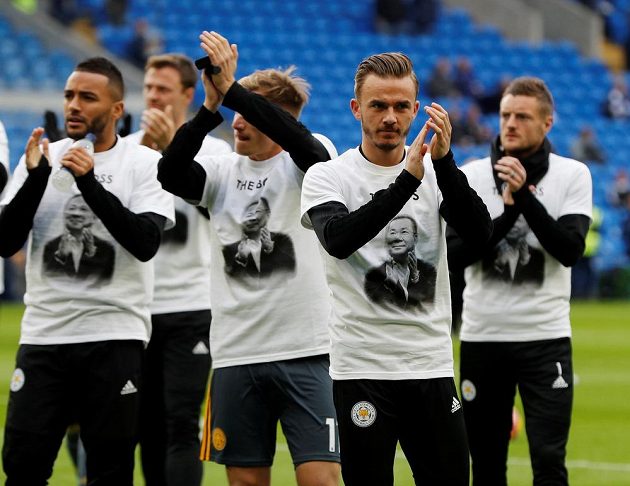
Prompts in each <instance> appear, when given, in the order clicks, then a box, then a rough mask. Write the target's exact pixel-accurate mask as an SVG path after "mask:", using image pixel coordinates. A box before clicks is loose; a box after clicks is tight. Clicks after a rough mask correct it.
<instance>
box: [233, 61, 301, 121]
mask: <svg viewBox="0 0 630 486" xmlns="http://www.w3.org/2000/svg"><path fill="white" fill-rule="evenodd" d="M295 70H296V67H295V66H289V68H287V69H285V70H284V71H281V70H280V69H261V70H257V71H254V72H253V73H252V74H250V75H248V76H245V77H244V78H241V79H240V80H239V83H240V84H241V85H242V86H243V87H244V88H246V89H248V90H250V91H255V92H256V93H258V94H260V95H262V96H264V97H265V98H268V99H269V100H271V101H273V102H274V103H276V104H278V105H280V106H282V107H283V108H285V109H286V110H287V111H289V112H290V113H291V114H292V115H293V116H295V117H296V118H297V117H299V116H300V113H301V112H302V108H304V105H306V103H308V98H309V91H310V88H311V86H310V84H308V82H307V81H306V80H305V79H304V78H301V77H299V76H295V75H294V74H293V72H294V71H295Z"/></svg>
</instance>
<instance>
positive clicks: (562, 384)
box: [551, 376, 569, 388]
mask: <svg viewBox="0 0 630 486" xmlns="http://www.w3.org/2000/svg"><path fill="white" fill-rule="evenodd" d="M551 388H569V384H568V383H567V382H566V381H564V378H562V376H559V377H558V378H556V379H555V380H554V381H553V383H552V384H551Z"/></svg>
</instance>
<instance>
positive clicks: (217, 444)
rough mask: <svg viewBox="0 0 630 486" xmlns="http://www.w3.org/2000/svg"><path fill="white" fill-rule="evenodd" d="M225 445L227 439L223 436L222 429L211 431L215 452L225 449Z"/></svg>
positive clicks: (217, 428)
mask: <svg viewBox="0 0 630 486" xmlns="http://www.w3.org/2000/svg"><path fill="white" fill-rule="evenodd" d="M226 443H227V437H226V436H225V432H223V429H220V428H219V427H216V428H215V429H214V430H213V431H212V445H213V446H214V448H215V449H216V450H217V451H222V450H223V449H225V444H226Z"/></svg>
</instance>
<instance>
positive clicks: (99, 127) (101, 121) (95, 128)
mask: <svg viewBox="0 0 630 486" xmlns="http://www.w3.org/2000/svg"><path fill="white" fill-rule="evenodd" d="M108 121H109V113H104V114H102V115H100V116H97V117H95V118H94V119H93V120H92V122H91V123H86V124H85V128H84V129H83V130H69V129H68V123H67V122H66V123H65V129H66V134H67V135H68V137H70V138H71V139H73V140H81V139H82V138H85V136H86V135H87V134H88V133H91V134H93V135H96V136H97V137H98V135H100V134H101V133H103V130H104V129H105V127H106V126H107V122H108Z"/></svg>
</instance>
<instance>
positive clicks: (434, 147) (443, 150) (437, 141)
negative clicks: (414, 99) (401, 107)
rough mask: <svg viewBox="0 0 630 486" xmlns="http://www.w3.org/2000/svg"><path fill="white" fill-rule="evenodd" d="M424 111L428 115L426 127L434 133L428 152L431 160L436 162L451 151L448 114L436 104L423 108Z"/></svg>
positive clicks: (451, 128)
mask: <svg viewBox="0 0 630 486" xmlns="http://www.w3.org/2000/svg"><path fill="white" fill-rule="evenodd" d="M424 111H425V113H426V114H427V115H429V119H428V120H427V125H428V126H429V128H431V130H433V132H434V135H433V137H431V142H430V144H429V152H431V159H432V160H438V159H441V158H442V157H444V156H445V155H446V154H447V153H448V151H449V150H450V149H451V134H452V133H453V127H452V125H451V120H450V119H449V116H448V112H447V111H446V110H445V109H444V108H443V107H442V106H441V105H439V104H438V103H431V106H425V107H424Z"/></svg>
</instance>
